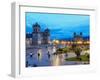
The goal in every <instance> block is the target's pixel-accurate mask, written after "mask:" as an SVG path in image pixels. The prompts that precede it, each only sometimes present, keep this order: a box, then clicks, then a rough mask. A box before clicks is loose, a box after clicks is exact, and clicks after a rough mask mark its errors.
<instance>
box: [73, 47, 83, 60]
mask: <svg viewBox="0 0 100 80" xmlns="http://www.w3.org/2000/svg"><path fill="white" fill-rule="evenodd" d="M74 52H75V54H76V57H77V58H78V59H80V56H81V52H82V49H81V48H80V47H76V48H74Z"/></svg>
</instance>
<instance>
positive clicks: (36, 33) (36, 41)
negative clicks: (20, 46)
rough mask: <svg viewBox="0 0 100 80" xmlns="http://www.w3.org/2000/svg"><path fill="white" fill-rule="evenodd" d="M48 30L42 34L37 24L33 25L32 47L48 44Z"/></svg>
mask: <svg viewBox="0 0 100 80" xmlns="http://www.w3.org/2000/svg"><path fill="white" fill-rule="evenodd" d="M49 41H50V30H49V29H48V28H47V29H45V30H44V31H43V32H42V31H41V26H40V25H39V24H38V23H35V24H33V32H32V45H40V44H49Z"/></svg>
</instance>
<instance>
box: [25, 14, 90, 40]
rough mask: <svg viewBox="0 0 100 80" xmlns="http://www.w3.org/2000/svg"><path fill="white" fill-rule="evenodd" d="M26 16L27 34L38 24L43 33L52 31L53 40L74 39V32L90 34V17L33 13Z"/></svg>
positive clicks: (84, 34)
mask: <svg viewBox="0 0 100 80" xmlns="http://www.w3.org/2000/svg"><path fill="white" fill-rule="evenodd" d="M25 15H26V32H32V25H33V24H35V23H36V22H37V23H39V24H40V26H41V31H44V29H46V28H49V29H50V34H51V36H50V38H51V39H65V38H72V37H73V32H76V33H80V32H83V36H84V37H86V36H89V34H90V31H89V30H90V16H88V15H75V14H50V13H31V12H27V13H25Z"/></svg>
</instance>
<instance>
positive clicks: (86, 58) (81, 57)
mask: <svg viewBox="0 0 100 80" xmlns="http://www.w3.org/2000/svg"><path fill="white" fill-rule="evenodd" d="M80 59H81V60H80ZM80 59H78V58H76V57H72V58H67V59H66V61H89V58H88V57H87V56H86V55H81V56H80Z"/></svg>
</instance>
